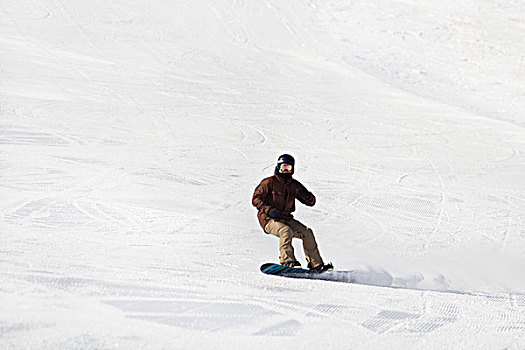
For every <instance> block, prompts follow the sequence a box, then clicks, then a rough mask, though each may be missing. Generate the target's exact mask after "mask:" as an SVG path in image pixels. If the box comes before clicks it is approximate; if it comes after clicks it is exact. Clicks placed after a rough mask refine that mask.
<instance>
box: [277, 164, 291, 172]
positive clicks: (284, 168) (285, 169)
mask: <svg viewBox="0 0 525 350" xmlns="http://www.w3.org/2000/svg"><path fill="white" fill-rule="evenodd" d="M292 170H293V166H291V165H290V164H281V166H280V167H279V171H280V172H281V173H291V172H292Z"/></svg>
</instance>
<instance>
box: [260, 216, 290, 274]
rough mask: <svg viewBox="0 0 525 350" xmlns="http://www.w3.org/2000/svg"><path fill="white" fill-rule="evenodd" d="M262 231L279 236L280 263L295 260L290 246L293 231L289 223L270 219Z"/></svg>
mask: <svg viewBox="0 0 525 350" xmlns="http://www.w3.org/2000/svg"><path fill="white" fill-rule="evenodd" d="M264 231H266V233H269V234H271V235H274V236H277V237H279V252H280V256H279V260H280V262H281V264H282V263H284V262H288V261H296V259H295V255H294V251H293V246H292V238H293V237H294V231H293V230H292V228H291V227H290V226H289V225H287V224H285V223H282V222H280V221H275V220H270V222H268V224H266V227H265V228H264Z"/></svg>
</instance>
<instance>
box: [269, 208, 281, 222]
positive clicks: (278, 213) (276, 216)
mask: <svg viewBox="0 0 525 350" xmlns="http://www.w3.org/2000/svg"><path fill="white" fill-rule="evenodd" d="M268 216H269V217H271V218H272V219H274V220H276V221H279V220H280V219H281V218H282V217H283V213H281V211H280V210H279V209H275V208H272V209H270V211H269V212H268Z"/></svg>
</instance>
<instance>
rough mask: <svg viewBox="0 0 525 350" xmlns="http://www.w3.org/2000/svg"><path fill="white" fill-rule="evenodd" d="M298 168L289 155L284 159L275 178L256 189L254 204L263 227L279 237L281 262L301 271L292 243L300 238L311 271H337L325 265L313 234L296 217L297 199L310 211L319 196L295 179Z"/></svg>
mask: <svg viewBox="0 0 525 350" xmlns="http://www.w3.org/2000/svg"><path fill="white" fill-rule="evenodd" d="M294 168H295V159H294V158H293V157H292V156H291V155H289V154H283V155H281V156H280V157H279V159H278V160H277V166H276V167H275V172H274V175H273V176H270V177H267V178H265V179H263V180H262V181H261V183H260V184H259V186H257V188H256V189H255V192H254V193H253V197H252V204H253V206H254V207H256V208H257V210H258V211H259V212H258V214H257V218H258V219H259V224H260V225H261V227H262V228H263V230H264V232H266V233H267V234H271V235H274V236H277V237H279V251H280V256H279V260H280V263H281V264H282V265H284V266H288V267H301V264H300V263H299V262H298V261H297V259H296V258H295V255H294V249H293V246H292V239H293V238H300V239H302V240H303V248H304V253H305V255H306V260H307V262H308V268H309V269H311V270H314V271H319V272H321V271H326V270H330V269H333V266H332V264H326V265H325V264H324V262H323V259H322V258H321V255H320V254H319V249H318V248H317V242H316V241H315V237H314V233H313V231H312V230H311V229H310V228H308V227H306V226H305V225H303V224H302V223H300V222H299V221H297V220H295V219H294V217H293V215H292V212H293V211H295V199H296V198H297V199H298V200H299V201H300V202H301V203H303V204H305V205H307V206H310V207H311V206H313V205H314V204H315V196H314V195H313V194H312V193H311V192H309V191H308V190H307V189H306V188H305V187H304V186H303V185H302V184H301V183H300V182H299V181H297V180H295V179H294V178H293V177H292V175H293V174H294V170H295V169H294Z"/></svg>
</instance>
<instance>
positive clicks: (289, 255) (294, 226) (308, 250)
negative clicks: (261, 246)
mask: <svg viewBox="0 0 525 350" xmlns="http://www.w3.org/2000/svg"><path fill="white" fill-rule="evenodd" d="M264 231H266V233H269V234H271V235H274V236H277V237H279V239H280V241H279V251H280V254H281V255H280V257H279V259H280V261H281V263H284V262H287V261H295V260H297V259H295V255H294V251H293V246H292V239H293V238H300V239H302V240H303V248H304V255H306V260H307V261H308V263H310V264H311V266H312V267H314V266H317V265H319V264H323V259H321V255H319V249H318V248H317V242H316V241H315V237H314V233H313V231H312V230H311V229H309V228H308V227H306V226H304V225H303V224H301V223H300V222H299V221H297V220H294V219H291V220H283V221H275V220H270V222H268V224H266V227H265V228H264Z"/></svg>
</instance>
